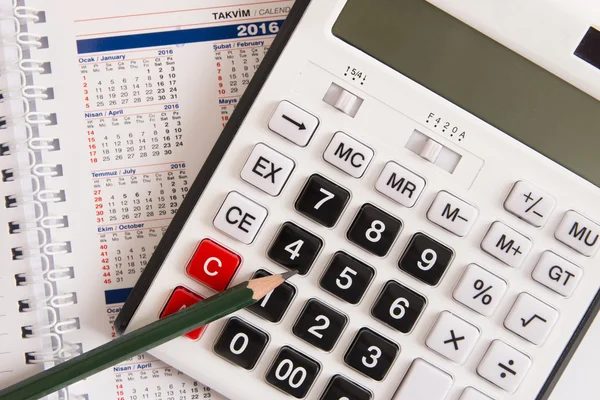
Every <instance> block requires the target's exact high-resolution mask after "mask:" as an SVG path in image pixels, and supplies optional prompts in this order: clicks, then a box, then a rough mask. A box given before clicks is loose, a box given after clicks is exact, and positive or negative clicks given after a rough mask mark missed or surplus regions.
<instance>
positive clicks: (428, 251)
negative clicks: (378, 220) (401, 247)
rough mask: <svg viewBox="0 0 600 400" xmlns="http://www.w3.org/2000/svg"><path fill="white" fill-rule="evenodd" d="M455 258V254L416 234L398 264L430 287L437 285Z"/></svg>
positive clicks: (421, 234)
mask: <svg viewBox="0 0 600 400" xmlns="http://www.w3.org/2000/svg"><path fill="white" fill-rule="evenodd" d="M453 258H454V252H453V251H452V249H450V248H449V247H448V246H444V245H443V244H441V243H440V242H438V241H437V240H435V239H432V238H430V237H429V236H427V235H425V234H423V233H417V234H415V235H414V236H413V237H412V239H411V240H410V243H409V244H408V247H407V248H406V250H405V251H404V254H403V255H402V257H401V258H400V261H399V262H398V266H399V267H400V269H401V270H403V271H406V272H407V273H409V274H410V275H412V276H414V277H415V278H417V279H418V280H420V281H422V282H425V283H426V284H428V285H431V286H435V285H437V284H438V283H439V282H440V280H441V279H442V276H444V273H445V272H446V269H447V268H448V266H450V263H451V262H452V259H453Z"/></svg>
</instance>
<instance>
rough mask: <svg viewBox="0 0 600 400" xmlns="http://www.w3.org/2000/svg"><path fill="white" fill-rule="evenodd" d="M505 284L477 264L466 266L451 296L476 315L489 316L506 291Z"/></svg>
mask: <svg viewBox="0 0 600 400" xmlns="http://www.w3.org/2000/svg"><path fill="white" fill-rule="evenodd" d="M506 286H507V285H506V282H505V281H504V280H503V279H502V278H499V277H498V276H496V275H494V274H492V273H491V272H488V271H487V270H485V269H483V268H481V267H480V266H479V265H477V264H470V265H469V266H467V269H466V270H465V272H464V274H463V276H462V278H461V279H460V282H458V285H456V288H455V289H454V292H453V296H454V298H455V299H456V300H458V301H459V302H461V303H463V304H464V305H465V306H467V307H469V308H471V309H473V310H475V311H477V312H478V313H480V314H482V315H485V316H486V317H489V316H491V315H492V314H493V313H494V310H495V309H496V306H498V303H500V300H501V299H502V296H504V292H505V291H506Z"/></svg>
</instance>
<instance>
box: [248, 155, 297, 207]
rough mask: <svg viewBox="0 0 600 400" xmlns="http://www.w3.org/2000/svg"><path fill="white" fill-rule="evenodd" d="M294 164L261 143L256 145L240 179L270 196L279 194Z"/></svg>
mask: <svg viewBox="0 0 600 400" xmlns="http://www.w3.org/2000/svg"><path fill="white" fill-rule="evenodd" d="M293 170H294V162H293V161H292V160H290V159H289V158H287V157H286V156H284V155H283V154H281V153H278V152H276V151H275V150H273V149H272V148H270V147H269V146H266V145H264V144H262V143H259V144H257V145H256V146H255V147H254V150H252V154H250V157H249V158H248V161H246V164H245V165H244V168H243V169H242V174H241V175H242V179H243V180H245V181H246V182H248V183H250V184H251V185H253V186H256V187H257V188H259V189H260V190H262V191H263V192H266V193H268V194H270V195H271V196H277V195H279V193H281V190H282V189H283V186H284V185H285V183H286V182H287V180H288V178H289V177H290V175H291V174H292V171H293Z"/></svg>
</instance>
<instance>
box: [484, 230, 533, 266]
mask: <svg viewBox="0 0 600 400" xmlns="http://www.w3.org/2000/svg"><path fill="white" fill-rule="evenodd" d="M481 248H482V249H483V251H485V252H486V253H488V254H489V255H491V256H492V257H494V258H496V259H498V260H500V261H502V262H503V263H504V264H506V265H508V266H510V267H513V268H517V267H520V266H521V263H523V260H524V259H525V257H527V254H528V253H529V250H531V240H529V239H528V238H527V237H526V236H524V235H522V234H520V233H519V232H517V231H515V230H514V229H512V228H511V227H509V226H507V225H505V224H503V223H502V222H498V221H496V222H494V223H493V224H492V226H491V227H490V229H489V230H488V232H487V234H486V235H485V237H484V238H483V241H482V242H481Z"/></svg>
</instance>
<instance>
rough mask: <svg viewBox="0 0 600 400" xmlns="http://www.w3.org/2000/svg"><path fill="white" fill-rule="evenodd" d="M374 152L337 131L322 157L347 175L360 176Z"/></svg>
mask: <svg viewBox="0 0 600 400" xmlns="http://www.w3.org/2000/svg"><path fill="white" fill-rule="evenodd" d="M374 154H375V153H374V152H373V150H372V149H370V148H369V147H367V146H365V145H364V144H362V143H361V142H359V141H358V140H356V139H353V138H351V137H350V136H348V135H346V134H345V133H343V132H337V133H336V134H335V135H334V136H333V139H331V142H330V143H329V146H327V149H326V150H325V154H323V158H324V159H325V161H327V162H328V163H329V164H331V165H333V166H335V167H337V168H339V169H341V170H342V171H344V172H345V173H347V174H348V175H350V176H353V177H354V178H360V177H361V176H363V174H364V173H365V171H366V170H367V167H368V166H369V163H370V162H371V159H372V158H373V156H374Z"/></svg>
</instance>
